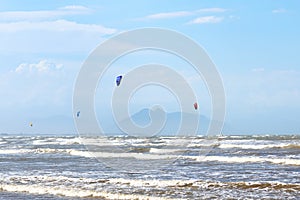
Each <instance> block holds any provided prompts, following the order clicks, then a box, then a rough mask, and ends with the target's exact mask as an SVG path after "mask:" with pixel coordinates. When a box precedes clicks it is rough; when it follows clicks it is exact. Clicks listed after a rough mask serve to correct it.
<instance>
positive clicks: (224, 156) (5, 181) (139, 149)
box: [0, 134, 300, 200]
mask: <svg viewBox="0 0 300 200" xmlns="http://www.w3.org/2000/svg"><path fill="white" fill-rule="evenodd" d="M87 141H92V142H87ZM0 199H1V200H2V199H3V200H9V199H13V200H18V199H32V200H38V199H47V200H54V199H55V200H71V199H75V200H92V199H149V200H151V199H161V200H163V199H166V200H167V199H300V135H251V136H250V135H247V136H243V135H234V136H233V135H231V136H220V137H217V138H207V137H204V136H198V137H163V136H160V137H151V138H135V137H125V136H109V137H91V138H80V137H79V136H76V135H65V136H56V135H9V134H1V135H0Z"/></svg>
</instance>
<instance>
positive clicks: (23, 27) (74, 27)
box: [0, 20, 116, 34]
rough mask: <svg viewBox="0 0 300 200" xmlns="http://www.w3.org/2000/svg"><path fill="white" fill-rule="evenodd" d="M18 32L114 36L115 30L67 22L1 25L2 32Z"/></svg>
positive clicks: (95, 25)
mask: <svg viewBox="0 0 300 200" xmlns="http://www.w3.org/2000/svg"><path fill="white" fill-rule="evenodd" d="M18 31H59V32H63V31H82V32H96V33H99V34H113V33H115V32H116V30H115V29H112V28H106V27H103V26H101V25H97V24H80V23H77V22H73V21H67V20H56V21H43V22H28V21H21V22H10V23H0V32H18Z"/></svg>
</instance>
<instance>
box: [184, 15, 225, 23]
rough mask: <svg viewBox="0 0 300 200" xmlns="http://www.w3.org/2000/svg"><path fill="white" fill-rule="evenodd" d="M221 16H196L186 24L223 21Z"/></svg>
mask: <svg viewBox="0 0 300 200" xmlns="http://www.w3.org/2000/svg"><path fill="white" fill-rule="evenodd" d="M223 19H224V18H223V17H217V16H205V17H198V18H196V19H194V20H192V21H190V22H189V23H188V24H207V23H219V22H222V21H223Z"/></svg>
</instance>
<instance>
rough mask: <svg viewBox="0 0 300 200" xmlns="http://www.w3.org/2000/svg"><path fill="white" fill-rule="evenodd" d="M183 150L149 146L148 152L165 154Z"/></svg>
mask: <svg viewBox="0 0 300 200" xmlns="http://www.w3.org/2000/svg"><path fill="white" fill-rule="evenodd" d="M183 151H185V149H166V148H161V149H160V148H151V149H150V150H149V153H154V154H166V153H177V152H183Z"/></svg>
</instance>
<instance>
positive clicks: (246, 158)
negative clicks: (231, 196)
mask: <svg viewBox="0 0 300 200" xmlns="http://www.w3.org/2000/svg"><path fill="white" fill-rule="evenodd" d="M188 158H190V159H193V158H194V159H196V160H197V161H200V162H203V161H219V162H227V163H247V162H252V163H256V162H258V163H259V162H270V163H275V164H283V165H300V160H299V159H289V158H266V157H256V156H240V157H237V156H233V157H229V156H206V157H204V158H203V157H191V156H189V157H188Z"/></svg>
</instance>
